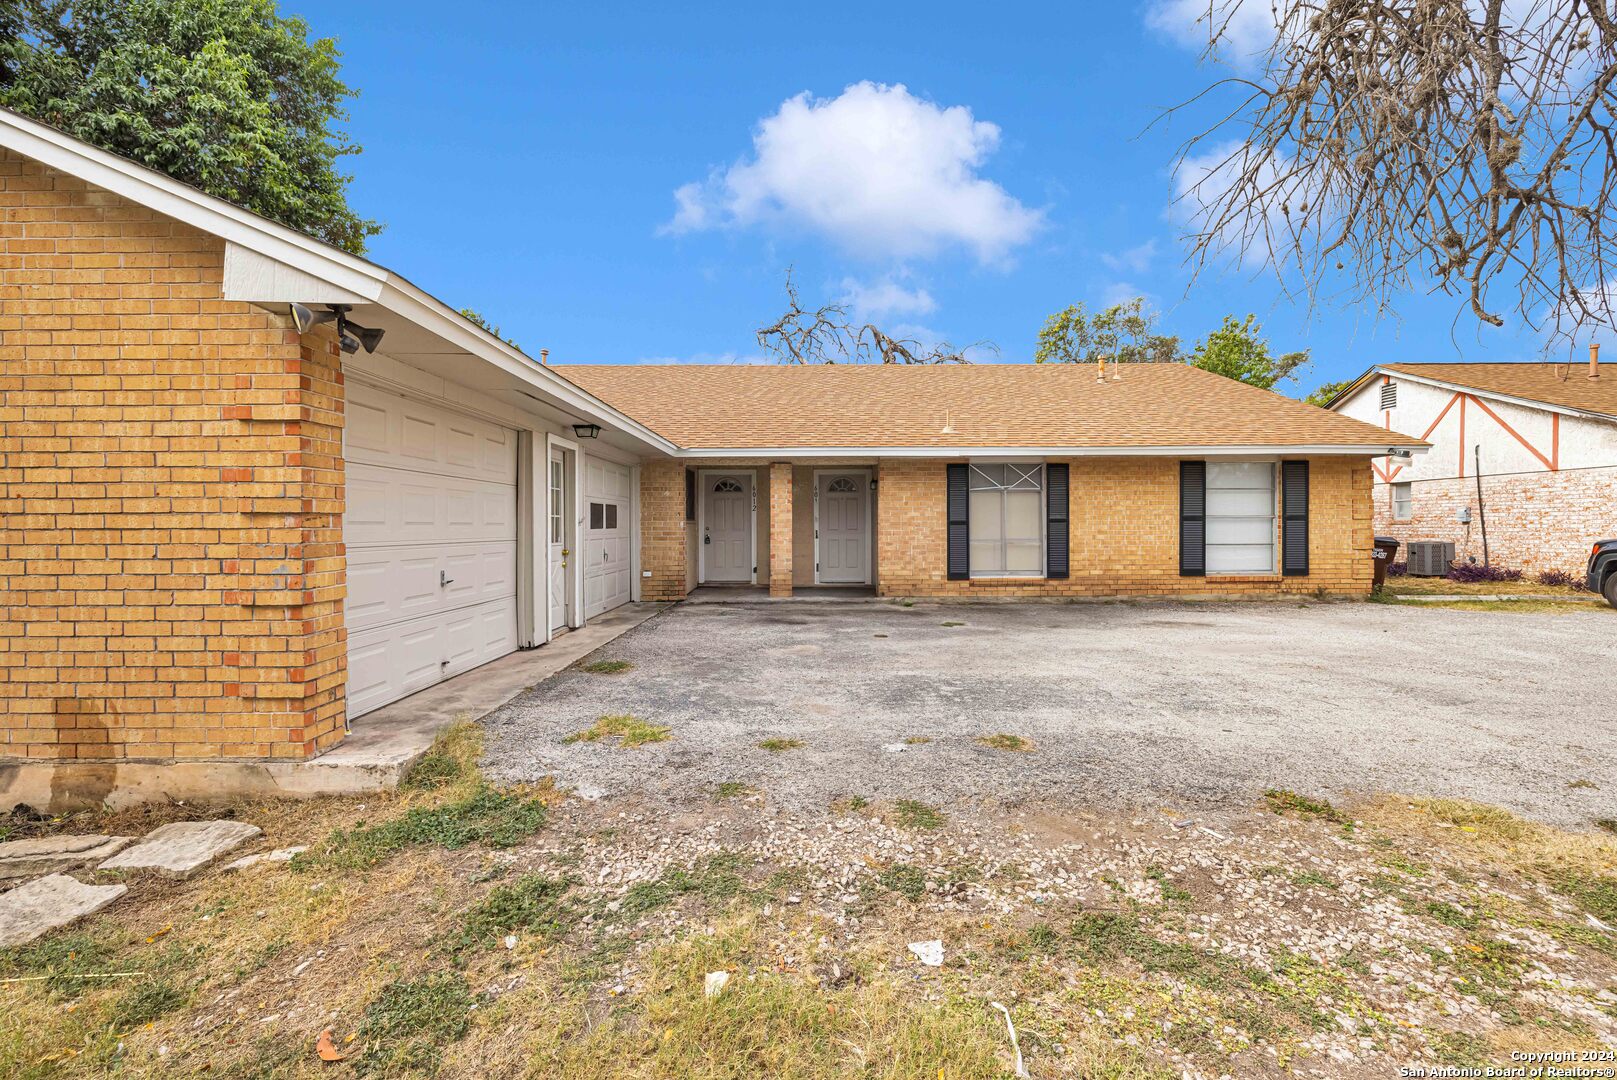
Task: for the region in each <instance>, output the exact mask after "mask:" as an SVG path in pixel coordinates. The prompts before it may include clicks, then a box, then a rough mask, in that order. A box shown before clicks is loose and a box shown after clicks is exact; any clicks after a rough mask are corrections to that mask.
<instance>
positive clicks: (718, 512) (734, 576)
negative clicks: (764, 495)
mask: <svg viewBox="0 0 1617 1080" xmlns="http://www.w3.org/2000/svg"><path fill="white" fill-rule="evenodd" d="M702 482H703V487H704V488H705V491H706V494H705V496H704V500H705V502H704V505H703V508H702V525H703V533H702V579H703V580H704V581H715V582H738V581H751V580H752V474H751V473H725V474H723V475H719V474H715V473H706V474H704V476H703V481H702Z"/></svg>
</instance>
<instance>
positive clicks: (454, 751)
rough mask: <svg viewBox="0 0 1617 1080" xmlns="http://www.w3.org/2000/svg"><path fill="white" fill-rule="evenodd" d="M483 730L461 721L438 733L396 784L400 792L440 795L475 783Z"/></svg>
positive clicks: (467, 721) (481, 749)
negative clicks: (451, 789) (437, 792)
mask: <svg viewBox="0 0 1617 1080" xmlns="http://www.w3.org/2000/svg"><path fill="white" fill-rule="evenodd" d="M482 752H483V729H482V728H480V727H478V726H477V725H476V724H474V723H472V722H470V721H469V720H460V721H457V722H456V723H454V724H452V725H450V726H449V727H447V728H445V729H444V730H443V731H441V732H439V733H438V737H437V738H436V739H434V740H433V743H432V746H431V747H430V748H429V749H428V750H427V752H426V753H425V754H423V755H421V757H420V759H418V760H417V761H416V763H415V764H414V765H412V766H410V770H409V772H407V773H405V774H404V779H403V780H401V781H400V782H399V788H400V790H402V791H442V790H445V789H448V788H454V787H458V786H461V785H465V784H468V783H471V782H473V781H475V779H476V777H477V759H478V756H479V755H481V754H482Z"/></svg>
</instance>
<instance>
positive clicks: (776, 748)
mask: <svg viewBox="0 0 1617 1080" xmlns="http://www.w3.org/2000/svg"><path fill="white" fill-rule="evenodd" d="M802 748H803V740H802V739H765V740H764V741H763V742H761V743H759V744H758V749H760V750H768V751H769V752H770V753H771V754H778V753H780V752H781V751H783V750H801V749H802Z"/></svg>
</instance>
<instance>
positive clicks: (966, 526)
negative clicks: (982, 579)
mask: <svg viewBox="0 0 1617 1080" xmlns="http://www.w3.org/2000/svg"><path fill="white" fill-rule="evenodd" d="M967 468H968V466H965V465H949V466H947V469H948V476H949V496H948V499H947V503H948V520H949V580H950V581H964V580H966V579H967V578H969V577H971V522H970V513H971V496H970V495H969V494H968V492H967V487H968V484H967V483H966V469H967Z"/></svg>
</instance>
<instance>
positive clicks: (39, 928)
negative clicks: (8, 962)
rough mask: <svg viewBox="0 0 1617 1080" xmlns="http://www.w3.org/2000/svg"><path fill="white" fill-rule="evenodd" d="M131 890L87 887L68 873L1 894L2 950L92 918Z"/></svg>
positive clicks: (0, 946) (120, 887)
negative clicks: (75, 922) (87, 916)
mask: <svg viewBox="0 0 1617 1080" xmlns="http://www.w3.org/2000/svg"><path fill="white" fill-rule="evenodd" d="M128 891H129V887H128V886H127V885H85V884H84V883H83V882H80V881H79V880H77V879H76V878H70V877H68V876H67V875H66V874H51V875H50V876H49V877H42V878H39V879H38V880H35V881H30V882H28V884H26V885H19V886H17V887H16V888H15V889H12V890H11V891H10V892H8V893H5V894H4V895H0V949H13V948H16V947H17V946H18V945H26V944H28V943H29V942H30V941H33V940H34V939H35V938H38V937H41V936H43V935H45V934H48V933H50V932H51V931H52V930H57V929H60V928H61V927H64V926H66V925H67V924H68V923H70V922H74V921H75V920H78V919H82V918H84V916H86V915H93V914H95V913H96V912H97V911H100V910H101V909H102V908H104V907H106V906H107V905H108V904H110V903H112V902H113V901H114V900H116V899H118V897H120V896H122V895H123V894H124V893H126V892H128Z"/></svg>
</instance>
